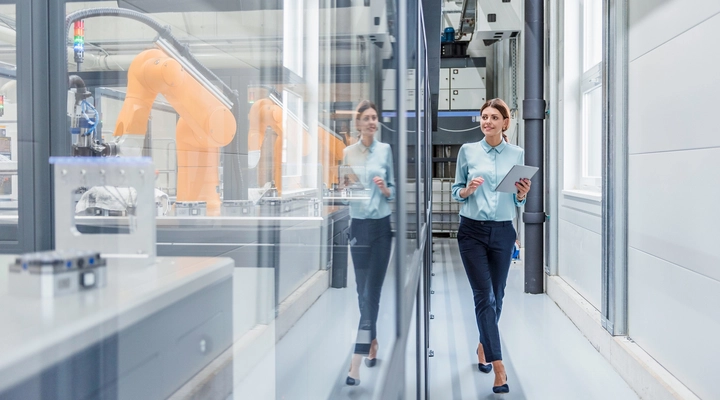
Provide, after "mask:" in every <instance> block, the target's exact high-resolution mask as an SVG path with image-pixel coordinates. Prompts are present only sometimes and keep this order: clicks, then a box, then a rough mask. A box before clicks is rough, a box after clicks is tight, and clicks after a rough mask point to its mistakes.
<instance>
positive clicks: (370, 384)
mask: <svg viewBox="0 0 720 400" xmlns="http://www.w3.org/2000/svg"><path fill="white" fill-rule="evenodd" d="M433 247H434V250H435V263H434V273H435V277H434V278H433V279H434V280H433V282H432V287H433V290H434V291H435V294H433V295H432V309H431V311H432V313H433V315H434V319H432V320H431V321H430V348H431V349H432V350H433V351H434V353H435V356H434V357H432V358H430V359H429V364H428V372H429V376H430V378H429V393H430V399H432V400H449V399H453V400H458V399H460V400H465V399H495V398H497V399H504V400H511V399H553V400H557V399H573V400H577V399H603V400H605V399H613V400H623V399H638V397H637V395H636V394H635V393H634V392H633V391H632V390H631V389H630V388H629V387H628V386H627V384H625V382H624V381H623V380H622V378H621V377H620V376H619V375H618V374H617V373H616V372H615V370H614V369H613V368H612V367H611V366H610V365H609V363H608V362H607V361H606V360H605V359H604V358H603V357H602V356H600V354H599V353H598V352H597V351H596V350H595V349H594V348H593V347H592V345H591V344H590V342H588V341H587V339H585V337H583V335H582V334H581V333H580V332H579V331H578V330H577V328H576V327H575V326H574V325H573V324H572V322H570V320H569V319H568V318H567V316H565V314H563V312H562V311H561V310H560V309H559V308H558V307H557V305H555V303H554V302H553V301H552V300H550V298H548V297H547V296H545V295H527V294H524V293H523V276H522V269H521V268H520V267H518V266H514V267H513V268H511V272H510V276H509V278H508V286H507V290H506V297H505V305H504V307H503V315H502V319H501V321H500V334H501V337H502V342H503V358H504V361H505V365H506V369H507V372H508V384H509V385H510V394H507V395H498V394H493V393H492V390H491V387H492V384H493V375H492V373H491V374H488V375H486V374H482V373H480V372H479V371H478V370H477V367H476V362H477V361H476V356H475V348H476V346H477V328H476V326H475V318H474V312H473V303H472V295H471V292H470V286H469V284H468V282H467V279H466V277H465V272H464V270H463V267H462V263H461V261H460V255H459V252H458V248H457V241H456V240H455V239H437V238H436V239H435V243H434V246H433ZM350 269H351V270H352V268H350ZM393 275H394V272H393V271H392V270H391V271H389V273H388V277H391V276H393ZM393 286H394V284H393V282H392V281H391V280H387V281H386V282H385V288H386V289H388V290H387V291H383V297H382V300H381V306H380V308H381V311H380V318H379V323H378V327H379V331H378V339H379V342H380V354H379V356H378V360H379V361H378V365H377V366H376V367H374V368H367V367H365V366H364V365H363V366H362V367H361V371H360V373H361V384H360V386H357V387H348V386H345V385H344V379H345V376H347V368H348V365H349V360H350V353H351V349H352V344H353V341H354V339H355V333H356V327H357V320H358V317H359V313H358V312H357V298H356V296H355V290H354V277H353V275H352V273H351V274H350V276H348V287H347V288H345V289H328V290H327V291H326V292H325V293H324V294H323V295H322V296H321V297H320V298H319V299H318V300H317V301H316V302H315V304H314V305H313V306H312V307H311V308H310V309H309V310H308V311H307V312H306V313H305V315H303V317H302V318H301V319H300V320H299V321H298V322H297V323H296V324H295V325H294V326H293V328H292V329H291V330H290V331H289V332H288V333H287V334H286V335H285V336H284V337H283V338H281V339H280V340H279V341H278V342H277V344H276V346H275V348H274V349H273V350H272V351H271V352H270V353H268V354H267V355H266V356H265V357H264V358H263V360H262V361H261V362H260V364H258V365H257V366H256V368H255V369H254V370H253V371H252V372H250V374H249V375H248V376H247V378H246V379H244V380H243V382H240V383H238V382H236V386H235V393H234V394H233V396H232V398H233V399H235V400H237V399H288V400H289V399H313V400H315V399H317V400H324V399H332V400H336V399H371V398H373V396H374V395H377V394H378V393H375V390H376V387H377V386H378V382H379V380H380V377H381V376H382V375H383V374H384V368H385V367H386V366H387V364H386V363H384V362H383V360H384V359H386V358H387V355H388V352H389V349H388V348H387V346H383V343H388V342H389V341H390V340H391V336H392V331H391V329H384V328H383V327H385V328H390V327H392V326H393V324H394V323H393V321H394V317H395V316H394V315H393V314H392V310H394V309H395V307H394V304H393V303H392V301H393V300H392V299H393V298H394V293H390V291H391V290H392V289H391V288H392V287H393ZM411 326H413V327H414V326H415V324H414V322H412V325H411ZM412 336H414V335H412ZM411 346H413V345H411ZM408 356H409V357H412V358H413V359H408V364H407V365H414V364H413V363H414V355H411V354H410V353H408ZM408 386H410V387H409V388H408V389H409V392H408V393H407V395H408V396H406V398H407V399H412V398H414V383H410V382H409V383H408ZM380 397H381V396H380Z"/></svg>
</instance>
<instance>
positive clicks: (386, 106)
mask: <svg viewBox="0 0 720 400" xmlns="http://www.w3.org/2000/svg"><path fill="white" fill-rule="evenodd" d="M395 92H396V91H395V90H387V89H386V90H383V91H382V96H383V103H382V108H383V111H394V110H397V106H396V104H395ZM403 97H404V99H405V107H407V110H408V111H413V110H415V90H406V91H405V96H403Z"/></svg>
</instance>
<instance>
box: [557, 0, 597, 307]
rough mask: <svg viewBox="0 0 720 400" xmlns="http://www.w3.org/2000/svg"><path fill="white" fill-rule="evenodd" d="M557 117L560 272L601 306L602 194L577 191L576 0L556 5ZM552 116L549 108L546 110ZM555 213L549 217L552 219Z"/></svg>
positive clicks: (579, 61)
mask: <svg viewBox="0 0 720 400" xmlns="http://www.w3.org/2000/svg"><path fill="white" fill-rule="evenodd" d="M560 8H561V9H560V18H561V20H562V27H561V28H560V43H558V51H559V52H560V60H559V71H558V78H557V79H558V85H559V87H558V95H559V106H558V112H557V114H558V116H557V118H559V119H560V121H559V127H558V129H559V132H557V135H558V137H559V140H560V146H559V147H560V150H559V152H560V155H559V156H560V160H559V162H558V165H560V166H561V167H560V168H561V171H560V173H559V174H558V175H559V181H560V182H559V187H560V189H561V193H559V200H558V216H557V218H558V275H559V276H560V277H561V278H563V279H564V280H565V281H566V282H567V283H568V284H570V286H572V287H573V288H574V289H575V290H577V291H578V293H580V294H581V295H582V296H583V297H584V298H585V299H586V300H587V301H588V302H589V303H590V304H592V305H593V306H594V307H595V308H597V309H600V308H601V306H602V303H601V297H600V294H601V288H602V275H601V273H602V270H601V257H602V253H601V243H602V240H601V208H600V196H599V195H598V194H592V193H587V192H583V191H581V190H577V185H576V183H577V182H578V179H579V176H580V172H581V168H582V164H581V148H580V145H581V142H582V131H581V121H582V118H581V116H582V114H581V104H582V101H581V97H580V83H581V82H580V80H581V77H582V72H583V71H582V61H583V60H582V55H583V53H582V26H581V25H580V23H581V21H582V15H583V14H582V7H581V1H580V0H566V1H564V2H562V3H561V5H560ZM550 115H551V118H553V117H554V115H555V114H554V113H553V110H551V111H550ZM552 217H553V216H551V218H552Z"/></svg>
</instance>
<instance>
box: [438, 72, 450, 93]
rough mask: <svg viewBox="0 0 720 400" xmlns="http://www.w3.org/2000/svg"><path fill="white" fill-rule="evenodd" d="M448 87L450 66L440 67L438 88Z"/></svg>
mask: <svg viewBox="0 0 720 400" xmlns="http://www.w3.org/2000/svg"><path fill="white" fill-rule="evenodd" d="M442 89H450V68H440V90H442Z"/></svg>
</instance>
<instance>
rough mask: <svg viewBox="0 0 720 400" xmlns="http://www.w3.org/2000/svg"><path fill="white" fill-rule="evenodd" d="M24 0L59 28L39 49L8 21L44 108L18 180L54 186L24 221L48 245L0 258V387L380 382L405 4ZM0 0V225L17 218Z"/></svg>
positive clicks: (421, 208)
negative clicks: (46, 59) (34, 64)
mask: <svg viewBox="0 0 720 400" xmlns="http://www.w3.org/2000/svg"><path fill="white" fill-rule="evenodd" d="M31 1H32V7H29V6H28V7H27V8H28V9H32V10H33V11H32V15H33V16H34V17H35V16H39V15H40V14H42V13H43V12H45V13H46V15H45V17H47V18H48V21H49V23H48V24H47V27H46V28H47V30H48V31H47V34H48V38H45V39H46V40H47V41H48V42H49V43H50V46H51V47H52V46H53V45H52V43H57V42H58V41H57V40H55V41H53V39H56V38H57V37H64V38H65V40H64V49H63V50H60V54H61V56H60V57H58V54H59V53H58V49H55V48H50V49H45V48H39V47H41V45H40V44H38V43H40V42H39V41H33V42H32V43H33V45H34V46H35V48H33V50H32V51H33V52H34V53H39V54H45V55H47V54H49V55H50V60H51V65H49V69H50V71H51V72H50V78H47V79H49V80H50V82H49V84H48V82H46V81H38V80H39V78H38V74H37V73H35V72H33V75H32V76H33V84H34V85H35V86H34V88H35V90H34V91H33V96H36V97H37V95H38V94H41V93H44V92H47V93H48V98H49V99H50V100H48V103H49V104H51V105H52V107H51V110H50V112H49V113H48V115H49V117H48V120H49V121H51V124H52V125H53V126H52V127H50V128H49V129H45V128H42V127H41V126H40V125H38V126H35V128H34V131H33V135H34V137H43V138H45V139H44V140H43V141H40V142H33V143H34V144H33V146H35V147H40V146H43V148H44V147H47V148H44V150H43V151H44V152H43V151H40V152H37V153H32V154H33V157H34V161H33V165H34V168H36V169H35V170H34V171H33V176H35V177H36V178H37V179H38V181H37V182H36V183H34V184H35V185H36V186H37V187H43V188H44V190H46V191H47V192H48V200H47V204H45V205H46V206H47V207H48V208H51V207H54V221H53V222H52V224H49V225H43V226H40V224H39V223H35V224H34V225H35V226H33V227H32V233H33V234H35V235H36V236H37V235H39V234H40V232H42V234H43V235H45V231H43V229H45V230H47V226H52V227H53V231H52V233H51V234H49V235H52V237H53V240H52V241H49V242H52V243H53V244H54V247H55V248H54V249H50V248H47V249H45V250H56V252H54V253H43V254H40V255H38V254H35V255H34V257H35V258H19V259H17V260H19V261H16V259H15V257H14V255H13V256H3V257H2V258H1V259H0V263H3V264H13V267H11V268H10V269H9V270H7V269H4V268H0V284H2V285H0V303H2V304H9V305H10V306H9V307H7V310H9V311H7V313H9V314H8V315H6V316H4V317H3V319H2V320H3V322H5V321H6V320H9V321H10V322H11V324H10V325H11V326H12V327H13V328H12V329H7V330H5V331H4V332H2V336H0V337H2V338H3V339H4V340H3V346H5V347H3V348H2V349H5V350H7V351H0V354H2V355H0V398H5V397H6V396H7V397H9V398H30V399H31V398H42V396H41V394H42V393H53V394H54V395H55V398H58V399H80V398H118V399H137V398H154V399H155V398H157V399H161V398H188V397H196V398H217V399H230V398H234V399H249V398H252V399H275V398H277V399H282V398H312V399H343V398H353V399H372V398H384V397H385V396H386V395H387V393H390V392H386V391H385V390H386V389H388V388H390V389H392V390H391V392H393V393H399V392H398V390H400V392H401V391H402V390H401V389H398V388H402V387H403V384H404V383H403V382H404V376H405V369H406V367H405V366H404V361H405V352H406V348H407V345H408V336H409V335H411V333H410V331H409V330H410V329H411V326H410V319H409V318H410V315H411V314H412V312H413V311H412V305H413V304H414V302H415V299H416V294H417V292H418V289H417V288H418V287H419V286H418V285H419V283H418V279H419V276H420V274H419V271H420V268H421V267H422V263H423V254H424V248H423V246H424V243H425V241H426V235H427V227H426V226H425V224H426V220H427V216H426V213H427V210H426V207H427V199H426V197H427V193H426V188H425V186H426V184H425V178H426V173H425V171H426V170H427V167H426V164H425V163H426V162H428V161H427V159H426V156H425V153H426V142H427V138H426V136H427V123H428V121H427V119H426V117H425V111H426V109H427V103H428V101H427V99H426V97H425V93H427V92H428V91H427V89H426V85H427V79H426V76H425V75H426V68H425V60H424V59H425V57H426V49H425V48H424V44H423V43H424V42H423V38H424V36H423V35H424V33H422V32H421V31H420V29H421V28H420V24H419V9H418V7H419V5H418V4H412V2H407V4H406V2H397V1H387V0H349V1H338V0H296V1H280V0H271V1H241V2H239V1H226V0H192V1H182V2H158V1H150V0H118V1H114V0H113V1H71V0H66V1H62V2H59V3H58V2H53V1H50V0H31ZM58 4H59V5H58ZM41 11H42V12H41ZM13 12H14V8H13V6H8V5H0V33H5V35H0V40H2V39H3V38H5V39H6V42H7V43H5V44H0V96H4V97H0V99H2V100H4V106H5V107H4V115H0V217H1V218H2V221H1V222H2V224H3V225H2V231H1V233H0V236H2V237H0V242H2V241H5V240H8V238H9V237H10V236H9V235H10V234H11V232H12V230H11V229H6V226H11V225H12V224H15V226H17V218H18V217H17V215H18V212H17V200H18V198H17V190H16V189H15V188H16V185H17V172H16V170H17V167H15V169H14V170H13V169H12V168H11V165H10V164H12V163H13V162H15V163H16V157H17V140H16V139H17V127H16V125H13V124H16V123H17V117H16V116H15V112H16V111H15V110H16V108H17V107H15V106H13V104H15V103H14V102H15V100H14V96H15V94H14V92H13V91H14V90H15V89H14V87H15V86H14V83H13V82H14V80H13V77H14V75H13V74H14V71H15V69H14V65H15V64H16V63H15V61H14V57H13V54H14V53H13V52H14V50H15V46H14V44H11V43H9V42H8V41H9V40H10V39H9V38H10V37H11V36H12V32H11V31H12V30H13V23H14V22H13ZM53 14H62V15H53ZM60 21H62V23H60ZM41 25H42V26H44V24H41ZM43 29H44V28H43ZM35 34H36V35H40V36H42V35H43V34H45V32H44V31H39V32H37V33H35ZM40 36H38V37H40ZM56 47H59V46H56ZM53 57H54V58H53ZM54 64H57V65H54ZM31 70H32V71H35V69H31ZM60 72H63V73H62V76H60ZM43 79H46V78H43ZM58 88H60V89H58ZM54 90H57V91H59V92H61V93H60V95H55V94H53V91H54ZM29 104H35V103H29ZM0 105H3V104H0ZM0 110H3V108H0ZM33 115H34V114H33ZM3 129H4V132H5V134H3ZM45 152H47V154H49V155H50V156H51V157H53V158H52V164H51V160H49V159H48V160H45V156H42V155H43V154H46V153H45ZM6 153H7V154H6ZM47 154H46V155H47ZM37 157H39V159H35V158H37ZM5 164H6V165H7V168H6V167H4V166H3V165H5ZM6 178H7V179H6ZM6 181H7V183H8V185H9V186H7V185H6V184H5V183H3V182H6ZM28 187H29V183H28ZM35 196H38V195H37V194H35ZM35 200H36V201H37V200H38V198H36V199H35ZM13 204H14V209H13ZM6 206H7V207H6ZM44 223H46V224H47V222H46V221H45V222H44ZM15 231H17V228H15ZM15 235H17V234H15ZM45 236H48V235H45ZM40 247H48V246H40ZM38 260H39V261H38ZM33 262H35V263H40V264H38V265H41V266H37V267H32V266H31V265H34V264H32V263H33ZM43 263H44V264H43ZM41 281H42V282H44V283H42V284H40V283H39V282H41ZM6 283H7V285H5V284H6ZM5 287H7V288H8V290H4V288H5ZM15 309H22V310H23V312H22V313H19V314H18V313H15V312H14V311H13V310H15ZM20 314H22V315H20ZM416 348H418V349H419V347H417V346H416ZM38 349H41V351H39V350H38ZM418 357H419V355H418ZM398 360H401V361H398ZM38 393H41V394H38ZM38 396H39V397H38Z"/></svg>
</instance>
